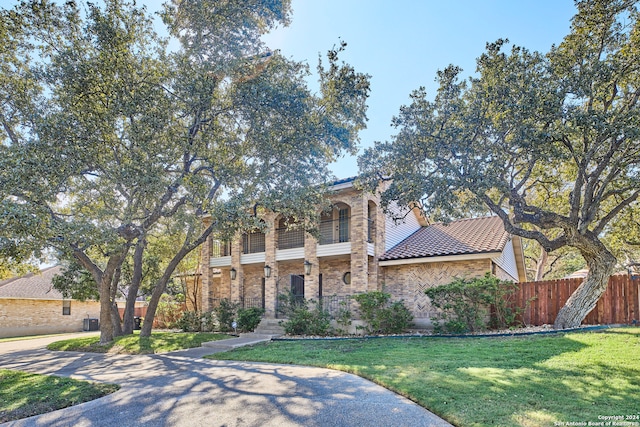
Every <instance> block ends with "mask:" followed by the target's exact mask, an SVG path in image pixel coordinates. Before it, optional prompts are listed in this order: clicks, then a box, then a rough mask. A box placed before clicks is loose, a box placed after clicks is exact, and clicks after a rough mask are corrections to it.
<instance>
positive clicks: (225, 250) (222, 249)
mask: <svg viewBox="0 0 640 427" xmlns="http://www.w3.org/2000/svg"><path fill="white" fill-rule="evenodd" d="M224 256H231V242H225V241H221V240H214V241H213V242H211V258H222V257H224Z"/></svg>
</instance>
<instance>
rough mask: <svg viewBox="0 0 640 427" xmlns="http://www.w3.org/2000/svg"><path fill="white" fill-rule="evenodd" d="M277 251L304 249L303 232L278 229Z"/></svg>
mask: <svg viewBox="0 0 640 427" xmlns="http://www.w3.org/2000/svg"><path fill="white" fill-rule="evenodd" d="M276 233H277V236H278V249H293V248H303V247H304V230H292V229H287V228H278V229H277V230H276Z"/></svg>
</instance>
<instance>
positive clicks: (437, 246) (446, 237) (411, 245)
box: [380, 216, 509, 261]
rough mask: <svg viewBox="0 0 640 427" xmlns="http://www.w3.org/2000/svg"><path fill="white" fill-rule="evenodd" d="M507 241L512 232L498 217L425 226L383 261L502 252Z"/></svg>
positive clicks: (390, 252) (391, 251)
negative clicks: (508, 231)
mask: <svg viewBox="0 0 640 427" xmlns="http://www.w3.org/2000/svg"><path fill="white" fill-rule="evenodd" d="M508 240H509V233H507V232H506V231H505V229H504V225H503V223H502V220H501V219H500V218H499V217H497V216H490V217H484V218H472V219H463V220H458V221H453V222H451V223H449V224H448V225H445V224H441V223H438V224H432V225H429V226H427V227H422V228H421V229H419V230H418V231H416V232H415V233H413V234H412V235H411V236H409V237H407V238H406V239H404V240H403V241H402V242H400V243H398V244H397V245H396V246H394V247H393V248H391V249H389V250H388V251H387V252H386V253H385V254H384V255H382V256H381V257H380V260H381V261H384V260H392V259H408V258H427V257H437V256H447V255H469V254H481V253H487V252H501V251H502V250H503V249H504V246H505V244H506V243H507V241H508Z"/></svg>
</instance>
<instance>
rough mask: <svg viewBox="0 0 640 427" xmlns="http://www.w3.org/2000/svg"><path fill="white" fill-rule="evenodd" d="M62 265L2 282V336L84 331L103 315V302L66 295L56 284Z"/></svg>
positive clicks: (0, 320) (0, 297) (0, 287)
mask: <svg viewBox="0 0 640 427" xmlns="http://www.w3.org/2000/svg"><path fill="white" fill-rule="evenodd" d="M61 270H62V267H61V266H55V267H50V268H46V269H44V270H42V271H40V272H39V273H36V274H34V273H29V274H27V275H26V276H22V277H17V278H13V279H8V280H4V281H1V282H0V338H4V337H14V336H23V335H37V334H51V333H62V332H76V331H82V330H83V327H84V319H86V318H93V319H95V318H99V317H100V303H99V302H97V301H84V302H83V301H77V300H70V299H64V298H63V297H62V294H61V293H60V292H58V291H57V290H55V289H54V288H53V284H52V279H53V276H55V275H57V274H60V273H61Z"/></svg>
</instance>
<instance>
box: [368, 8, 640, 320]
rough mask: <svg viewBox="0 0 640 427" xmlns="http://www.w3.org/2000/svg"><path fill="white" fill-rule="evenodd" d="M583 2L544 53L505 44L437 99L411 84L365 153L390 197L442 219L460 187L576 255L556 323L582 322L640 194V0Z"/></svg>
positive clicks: (517, 227) (491, 47) (443, 81)
mask: <svg viewBox="0 0 640 427" xmlns="http://www.w3.org/2000/svg"><path fill="white" fill-rule="evenodd" d="M576 6H577V10H578V12H577V14H576V15H575V17H574V18H573V20H572V25H571V31H570V33H569V34H568V35H567V36H566V37H565V38H564V40H563V41H562V43H560V44H559V45H558V46H553V47H552V48H551V49H550V51H549V52H548V53H546V54H542V53H538V52H531V51H529V50H527V49H525V48H523V47H517V46H513V47H512V48H511V49H510V50H508V49H507V46H508V45H507V41H505V40H499V41H497V42H495V43H490V44H488V45H487V50H486V52H485V53H484V54H483V55H481V56H480V57H479V58H478V60H477V73H476V75H475V76H474V77H471V78H469V79H468V80H462V79H461V78H460V74H461V70H460V69H459V68H457V67H455V66H449V67H448V68H446V69H445V70H443V71H441V72H439V73H438V81H439V89H438V92H437V95H436V96H435V99H434V100H433V101H430V100H428V98H427V95H426V93H425V91H424V89H419V90H416V91H415V92H413V93H412V95H411V104H410V105H408V106H404V107H402V108H401V109H400V113H399V115H398V117H396V118H395V119H394V121H393V124H394V125H395V126H396V127H397V129H398V132H397V134H396V135H395V137H394V138H393V139H392V140H391V141H390V142H385V143H377V144H376V146H375V147H374V148H373V149H371V150H368V152H367V153H366V154H365V155H364V157H362V158H361V159H360V165H361V168H362V169H363V170H364V171H365V172H366V177H367V178H368V179H369V181H371V182H373V181H377V180H378V179H382V180H388V181H390V186H389V189H388V190H387V191H386V192H385V194H384V199H385V200H386V201H389V200H392V199H396V200H400V201H401V202H404V203H407V204H411V203H416V204H418V205H419V206H420V207H421V208H422V209H424V210H425V211H427V212H430V213H433V212H436V213H440V214H441V215H442V216H446V215H447V213H449V212H452V211H453V210H455V209H456V206H457V204H458V203H460V200H459V199H458V198H457V197H456V194H459V193H460V192H461V191H462V192H464V193H465V194H471V195H472V197H471V199H470V201H471V202H473V203H476V204H480V203H481V204H484V205H486V206H487V207H489V208H490V209H491V211H493V212H494V213H495V214H496V215H498V216H500V218H502V220H503V222H504V225H505V228H506V230H507V231H508V232H509V233H512V234H515V235H518V236H522V237H524V238H527V239H534V240H536V241H538V242H539V243H540V244H541V245H542V247H544V248H545V250H546V251H547V252H551V251H554V250H556V249H559V248H562V247H564V246H569V247H572V248H575V249H576V250H577V251H579V252H580V254H581V255H582V257H583V258H584V259H585V261H586V263H587V265H588V267H589V276H588V278H587V279H586V280H585V281H584V282H583V283H582V285H581V286H580V287H579V288H578V289H577V290H576V291H575V293H574V294H573V295H571V297H570V298H569V300H568V301H567V302H566V304H565V306H564V307H563V308H562V309H561V310H560V312H559V314H558V316H557V318H556V321H555V326H556V327H557V328H566V327H575V326H578V325H580V323H581V322H582V320H583V319H584V318H585V316H586V315H587V314H588V313H589V312H590V311H591V310H592V309H593V308H594V307H595V304H596V302H597V301H598V299H599V298H600V296H601V295H602V294H603V293H604V291H605V290H606V287H607V283H608V278H609V276H610V274H611V273H612V272H613V271H614V266H615V265H616V258H615V256H614V255H613V254H612V253H611V250H610V249H609V248H608V247H607V246H606V245H605V243H604V242H603V240H602V239H601V236H602V235H603V233H605V232H606V231H607V228H608V227H611V226H612V224H615V222H616V220H617V218H619V217H620V216H621V215H623V214H625V213H627V212H629V210H630V209H633V207H634V204H635V203H636V201H637V199H638V196H639V195H640V143H639V136H640V126H639V125H640V113H639V112H640V108H639V105H638V101H639V98H640V24H639V23H638V10H637V2H636V1H629V0H583V1H577V2H576ZM456 192H457V193H456Z"/></svg>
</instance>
